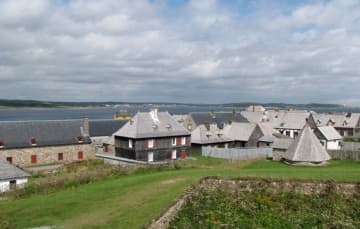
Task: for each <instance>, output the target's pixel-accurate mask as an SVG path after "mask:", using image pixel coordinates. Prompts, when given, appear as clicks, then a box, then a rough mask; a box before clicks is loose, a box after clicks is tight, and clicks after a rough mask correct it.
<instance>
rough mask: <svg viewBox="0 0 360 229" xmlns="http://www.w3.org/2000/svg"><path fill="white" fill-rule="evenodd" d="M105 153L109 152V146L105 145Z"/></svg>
mask: <svg viewBox="0 0 360 229" xmlns="http://www.w3.org/2000/svg"><path fill="white" fill-rule="evenodd" d="M104 152H105V153H107V152H109V146H108V145H104Z"/></svg>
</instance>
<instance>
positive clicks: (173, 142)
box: [171, 138, 176, 146]
mask: <svg viewBox="0 0 360 229" xmlns="http://www.w3.org/2000/svg"><path fill="white" fill-rule="evenodd" d="M171 144H172V145H173V146H176V138H171Z"/></svg>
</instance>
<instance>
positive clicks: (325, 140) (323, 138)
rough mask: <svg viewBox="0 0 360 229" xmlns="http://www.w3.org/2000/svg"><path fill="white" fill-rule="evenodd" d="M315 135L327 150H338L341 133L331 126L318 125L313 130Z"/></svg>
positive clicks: (340, 142)
mask: <svg viewBox="0 0 360 229" xmlns="http://www.w3.org/2000/svg"><path fill="white" fill-rule="evenodd" d="M314 133H315V135H316V136H317V137H318V139H319V140H320V142H321V144H322V145H323V146H324V147H325V149H327V150H340V149H341V144H342V139H343V137H341V135H340V134H339V133H338V132H337V131H336V130H335V128H334V127H332V126H319V127H318V128H316V129H315V130H314Z"/></svg>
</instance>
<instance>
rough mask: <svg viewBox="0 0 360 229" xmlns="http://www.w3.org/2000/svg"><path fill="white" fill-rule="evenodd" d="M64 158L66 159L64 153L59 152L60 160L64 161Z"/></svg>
mask: <svg viewBox="0 0 360 229" xmlns="http://www.w3.org/2000/svg"><path fill="white" fill-rule="evenodd" d="M62 160H64V154H63V153H58V161H62Z"/></svg>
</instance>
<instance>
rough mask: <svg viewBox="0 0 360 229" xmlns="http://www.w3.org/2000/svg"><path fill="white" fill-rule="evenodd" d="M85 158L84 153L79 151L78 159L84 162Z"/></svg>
mask: <svg viewBox="0 0 360 229" xmlns="http://www.w3.org/2000/svg"><path fill="white" fill-rule="evenodd" d="M83 158H84V152H83V151H79V152H78V159H79V160H82V159H83Z"/></svg>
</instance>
